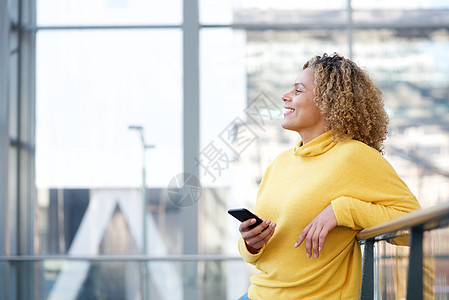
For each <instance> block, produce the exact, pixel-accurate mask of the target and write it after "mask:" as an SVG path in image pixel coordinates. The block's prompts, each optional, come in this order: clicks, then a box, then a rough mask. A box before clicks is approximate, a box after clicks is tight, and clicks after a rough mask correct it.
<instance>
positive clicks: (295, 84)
mask: <svg viewBox="0 0 449 300" xmlns="http://www.w3.org/2000/svg"><path fill="white" fill-rule="evenodd" d="M300 85H301V86H303V87H304V88H305V87H306V86H305V85H304V83H302V82H295V83H293V84H292V86H293V87H294V88H298V87H299V86H300Z"/></svg>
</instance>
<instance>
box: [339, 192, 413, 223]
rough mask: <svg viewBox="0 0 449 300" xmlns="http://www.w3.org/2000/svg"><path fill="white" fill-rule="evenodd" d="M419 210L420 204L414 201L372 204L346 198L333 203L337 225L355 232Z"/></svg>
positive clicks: (340, 198)
mask: <svg viewBox="0 0 449 300" xmlns="http://www.w3.org/2000/svg"><path fill="white" fill-rule="evenodd" d="M417 208H419V204H418V202H417V201H416V200H414V199H410V200H406V201H402V202H401V203H400V204H399V205H385V204H378V203H371V202H366V201H363V200H360V199H356V198H351V197H346V196H343V197H339V198H337V199H335V200H333V201H332V209H333V210H334V214H335V217H336V218H337V224H338V225H339V226H345V227H350V228H352V229H354V230H362V229H364V228H369V227H372V226H375V225H377V224H380V223H383V222H386V221H389V220H391V219H393V218H396V217H399V216H401V215H403V214H404V213H407V212H410V211H412V210H415V209H417Z"/></svg>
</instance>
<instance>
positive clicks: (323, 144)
mask: <svg viewBox="0 0 449 300" xmlns="http://www.w3.org/2000/svg"><path fill="white" fill-rule="evenodd" d="M336 143H337V141H336V140H334V137H333V136H332V133H331V132H330V131H327V132H325V133H323V134H322V135H320V136H318V137H316V138H314V139H313V140H311V141H310V142H308V143H307V144H305V145H303V144H302V141H299V143H298V144H296V146H295V147H294V148H293V154H294V155H296V156H317V155H320V154H323V153H325V152H327V151H329V150H330V149H331V148H332V147H334V146H335V144H336Z"/></svg>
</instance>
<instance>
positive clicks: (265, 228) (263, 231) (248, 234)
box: [239, 219, 276, 254]
mask: <svg viewBox="0 0 449 300" xmlns="http://www.w3.org/2000/svg"><path fill="white" fill-rule="evenodd" d="M255 222H256V219H249V220H246V221H244V222H242V223H241V224H240V227H239V230H240V234H241V236H242V238H243V240H244V241H245V243H246V248H247V249H248V251H249V252H250V253H252V254H256V253H258V252H259V250H260V248H262V246H263V245H265V244H266V243H267V242H268V241H269V240H270V239H271V237H272V236H273V234H274V230H275V228H276V223H274V222H271V221H270V219H266V220H265V221H263V222H262V224H260V225H258V226H256V227H254V228H252V229H250V228H249V227H250V226H251V225H253V224H254V223H255Z"/></svg>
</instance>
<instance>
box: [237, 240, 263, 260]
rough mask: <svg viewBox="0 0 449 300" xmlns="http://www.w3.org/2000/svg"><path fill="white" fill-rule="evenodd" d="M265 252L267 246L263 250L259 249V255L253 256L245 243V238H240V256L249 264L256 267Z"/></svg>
mask: <svg viewBox="0 0 449 300" xmlns="http://www.w3.org/2000/svg"><path fill="white" fill-rule="evenodd" d="M264 250H265V245H263V246H262V248H260V249H259V252H258V253H256V254H252V253H251V252H249V251H248V249H247V248H246V244H245V241H244V240H243V238H242V237H240V239H239V252H240V255H241V256H242V258H243V260H244V261H246V262H247V263H250V264H253V265H255V264H256V262H257V260H258V259H259V257H260V256H261V255H262V253H263V251H264Z"/></svg>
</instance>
